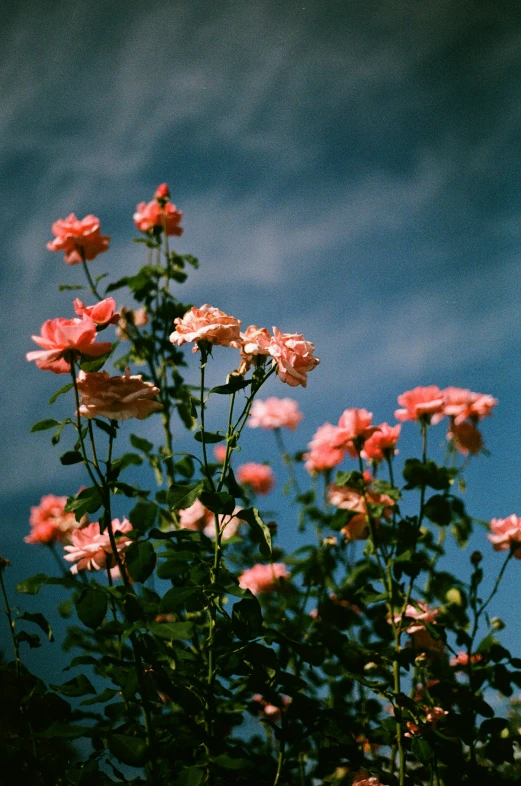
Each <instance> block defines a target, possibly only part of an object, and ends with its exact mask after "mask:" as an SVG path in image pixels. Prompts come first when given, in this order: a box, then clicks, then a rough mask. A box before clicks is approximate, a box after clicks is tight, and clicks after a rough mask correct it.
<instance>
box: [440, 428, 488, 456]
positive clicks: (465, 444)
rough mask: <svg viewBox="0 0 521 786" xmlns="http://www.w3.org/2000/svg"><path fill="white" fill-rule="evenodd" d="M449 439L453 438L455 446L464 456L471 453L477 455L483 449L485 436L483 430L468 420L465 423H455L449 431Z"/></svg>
mask: <svg viewBox="0 0 521 786" xmlns="http://www.w3.org/2000/svg"><path fill="white" fill-rule="evenodd" d="M447 439H450V440H452V442H453V443H454V447H455V448H456V450H458V451H459V452H460V453H463V455H464V456H468V454H469V453H470V454H471V455H472V456H477V455H478V453H480V452H481V450H482V449H483V437H482V435H481V431H480V430H479V429H478V428H477V427H476V426H475V425H474V423H471V422H470V421H468V420H464V421H463V423H456V422H455V421H454V423H453V424H452V426H451V428H450V429H449V431H448V432H447Z"/></svg>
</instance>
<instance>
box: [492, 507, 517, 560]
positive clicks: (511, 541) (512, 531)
mask: <svg viewBox="0 0 521 786" xmlns="http://www.w3.org/2000/svg"><path fill="white" fill-rule="evenodd" d="M487 538H488V539H489V541H490V542H491V543H492V545H493V547H494V551H508V549H510V548H512V547H513V546H516V544H519V546H517V547H516V548H515V551H514V557H515V558H516V559H521V518H519V516H516V515H515V513H512V514H511V515H510V516H507V518H506V519H492V521H491V522H490V535H487Z"/></svg>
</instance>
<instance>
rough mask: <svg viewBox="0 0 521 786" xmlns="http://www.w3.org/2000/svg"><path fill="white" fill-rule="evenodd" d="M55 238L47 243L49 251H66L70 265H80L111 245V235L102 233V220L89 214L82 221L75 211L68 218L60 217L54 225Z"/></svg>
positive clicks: (66, 257) (66, 259)
mask: <svg viewBox="0 0 521 786" xmlns="http://www.w3.org/2000/svg"><path fill="white" fill-rule="evenodd" d="M51 231H52V233H53V235H56V237H55V239H54V240H51V241H49V243H47V248H48V249H49V251H65V261H66V263H67V264H68V265H78V264H79V263H80V262H82V261H83V260H84V259H85V260H91V259H94V258H95V257H97V256H98V254H102V253H103V252H104V251H106V250H107V249H108V247H109V240H110V237H108V236H106V235H102V234H101V233H100V220H99V218H96V216H93V215H88V216H85V218H82V219H81V221H80V220H79V219H77V218H76V216H75V215H74V213H70V215H68V216H67V218H60V219H59V220H58V221H55V222H54V224H53V225H52V230H51Z"/></svg>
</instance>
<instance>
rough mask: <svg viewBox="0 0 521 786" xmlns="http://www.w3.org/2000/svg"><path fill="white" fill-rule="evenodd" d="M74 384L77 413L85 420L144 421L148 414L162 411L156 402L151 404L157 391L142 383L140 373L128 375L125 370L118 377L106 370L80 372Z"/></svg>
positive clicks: (127, 369) (153, 387)
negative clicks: (77, 402)
mask: <svg viewBox="0 0 521 786" xmlns="http://www.w3.org/2000/svg"><path fill="white" fill-rule="evenodd" d="M77 384H78V392H79V394H80V410H79V411H80V415H81V416H82V417H84V418H99V417H104V418H109V419H110V420H128V419H129V418H137V419H138V420H143V418H145V417H146V416H147V415H149V414H150V413H151V412H159V410H161V409H163V405H162V404H160V403H159V401H154V398H155V397H156V396H157V394H158V393H159V388H156V387H155V386H154V385H153V384H152V383H151V382H143V378H142V376H141V374H136V375H134V376H131V374H130V369H129V368H128V367H127V368H126V369H125V374H124V375H123V376H117V377H111V376H110V375H109V373H108V372H107V371H101V372H100V371H91V372H87V373H85V372H84V371H80V373H79V376H78V380H77Z"/></svg>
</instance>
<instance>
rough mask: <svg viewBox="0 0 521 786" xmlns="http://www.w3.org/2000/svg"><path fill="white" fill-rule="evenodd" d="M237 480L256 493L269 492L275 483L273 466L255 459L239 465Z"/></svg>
mask: <svg viewBox="0 0 521 786" xmlns="http://www.w3.org/2000/svg"><path fill="white" fill-rule="evenodd" d="M237 480H238V481H239V483H244V484H245V485H246V486H249V487H250V488H251V489H252V490H253V491H255V493H256V494H269V492H270V491H271V490H272V488H273V484H274V483H275V478H274V475H273V470H272V468H271V467H268V466H267V465H266V464H257V463H256V462H255V461H249V462H247V463H246V464H241V466H240V467H237Z"/></svg>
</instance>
